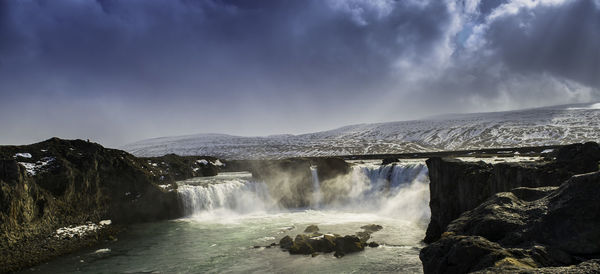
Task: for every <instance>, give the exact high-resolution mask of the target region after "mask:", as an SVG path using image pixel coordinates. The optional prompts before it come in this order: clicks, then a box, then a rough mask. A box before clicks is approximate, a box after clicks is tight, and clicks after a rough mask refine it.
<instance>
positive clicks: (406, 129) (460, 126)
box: [123, 103, 600, 159]
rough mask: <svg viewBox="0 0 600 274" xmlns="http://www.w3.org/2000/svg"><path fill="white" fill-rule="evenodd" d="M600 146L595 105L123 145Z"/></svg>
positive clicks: (193, 150) (282, 148) (260, 148)
mask: <svg viewBox="0 0 600 274" xmlns="http://www.w3.org/2000/svg"><path fill="white" fill-rule="evenodd" d="M584 141H600V103H596V104H578V105H563V106H553V107H545V108H537V109H527V110H518V111H506V112H490V113H472V114H452V115H445V116H438V117H434V118H429V119H423V120H414V121H401V122H389V123H375V124H359V125H351V126H345V127H341V128H338V129H334V130H329V131H322V132H316V133H309V134H302V135H273V136H266V137H241V136H231V135H224V134H199V135H187V136H176V137H163V138H155V139H148V140H143V141H139V142H135V143H132V144H128V145H125V146H124V147H123V149H125V150H126V151H129V152H131V153H133V154H134V155H137V156H159V155H164V154H167V153H175V154H179V155H211V156H217V157H221V158H225V159H257V158H280V157H291V156H325V155H351V154H352V155H356V154H380V153H406V152H417V151H421V152H422V151H440V150H462V149H477V148H490V147H495V148H497V147H515V146H537V145H556V144H569V143H574V142H584Z"/></svg>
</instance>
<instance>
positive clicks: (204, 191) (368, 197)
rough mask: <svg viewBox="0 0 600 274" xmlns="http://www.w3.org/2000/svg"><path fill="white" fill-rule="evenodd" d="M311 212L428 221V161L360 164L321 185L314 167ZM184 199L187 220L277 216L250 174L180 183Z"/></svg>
mask: <svg viewBox="0 0 600 274" xmlns="http://www.w3.org/2000/svg"><path fill="white" fill-rule="evenodd" d="M311 174H312V190H313V191H312V196H311V199H310V201H311V208H312V209H322V210H343V211H348V212H362V213H375V214H378V215H381V216H393V217H400V218H401V219H404V220H407V221H422V220H426V219H428V218H429V214H430V213H429V206H428V203H429V187H428V184H429V178H428V176H427V167H426V165H425V164H424V162H423V161H416V160H409V161H404V162H401V163H394V164H389V165H380V164H379V162H378V161H377V162H376V161H367V162H356V163H353V165H352V170H351V172H350V173H349V174H347V175H343V176H339V177H337V178H334V179H329V180H325V181H323V182H321V181H320V180H319V177H318V168H317V167H311ZM178 191H179V195H180V197H181V200H182V201H183V204H184V210H185V213H186V215H188V216H196V217H205V216H212V217H217V218H219V217H222V216H224V215H247V214H253V213H264V212H269V211H277V210H279V209H280V208H279V207H278V206H277V202H276V201H274V199H272V197H271V195H270V193H269V188H268V187H267V185H266V184H265V183H263V182H256V181H254V180H253V178H252V175H251V174H250V173H247V172H233V173H222V174H219V175H217V176H215V177H208V178H207V177H205V178H193V179H190V180H186V181H182V182H179V188H178Z"/></svg>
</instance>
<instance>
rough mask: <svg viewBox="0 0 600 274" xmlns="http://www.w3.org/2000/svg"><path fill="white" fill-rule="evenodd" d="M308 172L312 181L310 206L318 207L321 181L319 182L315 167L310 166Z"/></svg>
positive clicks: (320, 196)
mask: <svg viewBox="0 0 600 274" xmlns="http://www.w3.org/2000/svg"><path fill="white" fill-rule="evenodd" d="M310 173H311V174H312V183H313V194H312V207H313V208H319V207H320V205H321V199H322V194H321V183H320V182H319V174H318V173H317V167H316V166H311V167H310Z"/></svg>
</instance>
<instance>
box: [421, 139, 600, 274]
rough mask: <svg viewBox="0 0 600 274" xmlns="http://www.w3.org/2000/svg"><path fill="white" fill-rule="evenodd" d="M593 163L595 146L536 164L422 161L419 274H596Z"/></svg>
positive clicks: (599, 180) (599, 150) (598, 237)
mask: <svg viewBox="0 0 600 274" xmlns="http://www.w3.org/2000/svg"><path fill="white" fill-rule="evenodd" d="M599 160H600V147H599V146H598V144H596V143H586V144H574V145H569V146H565V147H563V148H561V149H559V150H557V151H555V152H553V153H552V154H550V155H548V156H547V157H546V159H545V160H544V161H541V162H528V163H503V164H495V165H492V164H486V163H483V162H463V161H459V160H453V159H441V158H432V159H430V160H428V161H427V164H428V167H429V174H430V190H431V202H430V207H431V213H432V217H431V222H430V224H429V227H428V229H427V236H426V239H425V241H426V242H428V243H431V244H430V245H429V246H427V247H425V248H424V249H423V250H422V251H421V256H420V257H421V260H422V262H423V267H424V271H425V273H466V272H473V271H482V272H486V271H492V272H525V273H528V272H533V271H542V272H545V273H564V272H571V273H597V272H598V271H600V264H599V261H598V260H597V259H599V258H600V256H599V254H600V246H598V243H599V242H600V230H599V229H598V227H600V223H598V220H600V199H599V198H598V197H600V193H598V191H599V189H600V188H599V186H600V173H599V172H598V169H599Z"/></svg>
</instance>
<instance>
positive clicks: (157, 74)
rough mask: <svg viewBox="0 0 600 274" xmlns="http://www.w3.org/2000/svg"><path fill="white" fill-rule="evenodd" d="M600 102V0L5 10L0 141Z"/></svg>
mask: <svg viewBox="0 0 600 274" xmlns="http://www.w3.org/2000/svg"><path fill="white" fill-rule="evenodd" d="M599 100H600V0H579V1H562V0H537V1H534V0H514V1H510V0H484V1H477V0H460V1H453V0H447V1H445V0H429V1H427V0H405V1H404V0H397V1H395V0H256V1H251V0H239V1H234V0H198V1H194V0H143V1H142V0H122V1H121V0H2V1H0V144H27V143H32V142H36V141H41V140H45V139H48V138H50V137H53V136H57V137H62V138H81V139H91V140H93V141H96V142H99V143H101V144H104V145H106V146H109V147H119V146H121V145H124V144H126V143H130V142H134V141H138V140H141V139H146V138H152V137H159V136H174V135H184V134H196V133H226V134H233V135H243V136H257V135H270V134H283V133H291V134H299V133H307V132H314V131H320V130H327V129H333V128H337V127H340V126H345V125H349V124H357V123H367V122H384V121H398V120H409V119H417V118H421V117H427V116H432V115H439V114H443V113H457V112H460V113H462V112H487V111H501V110H512V109H521V108H531V107H539V106H547V105H557V104H567V103H580V102H595V101H599Z"/></svg>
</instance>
